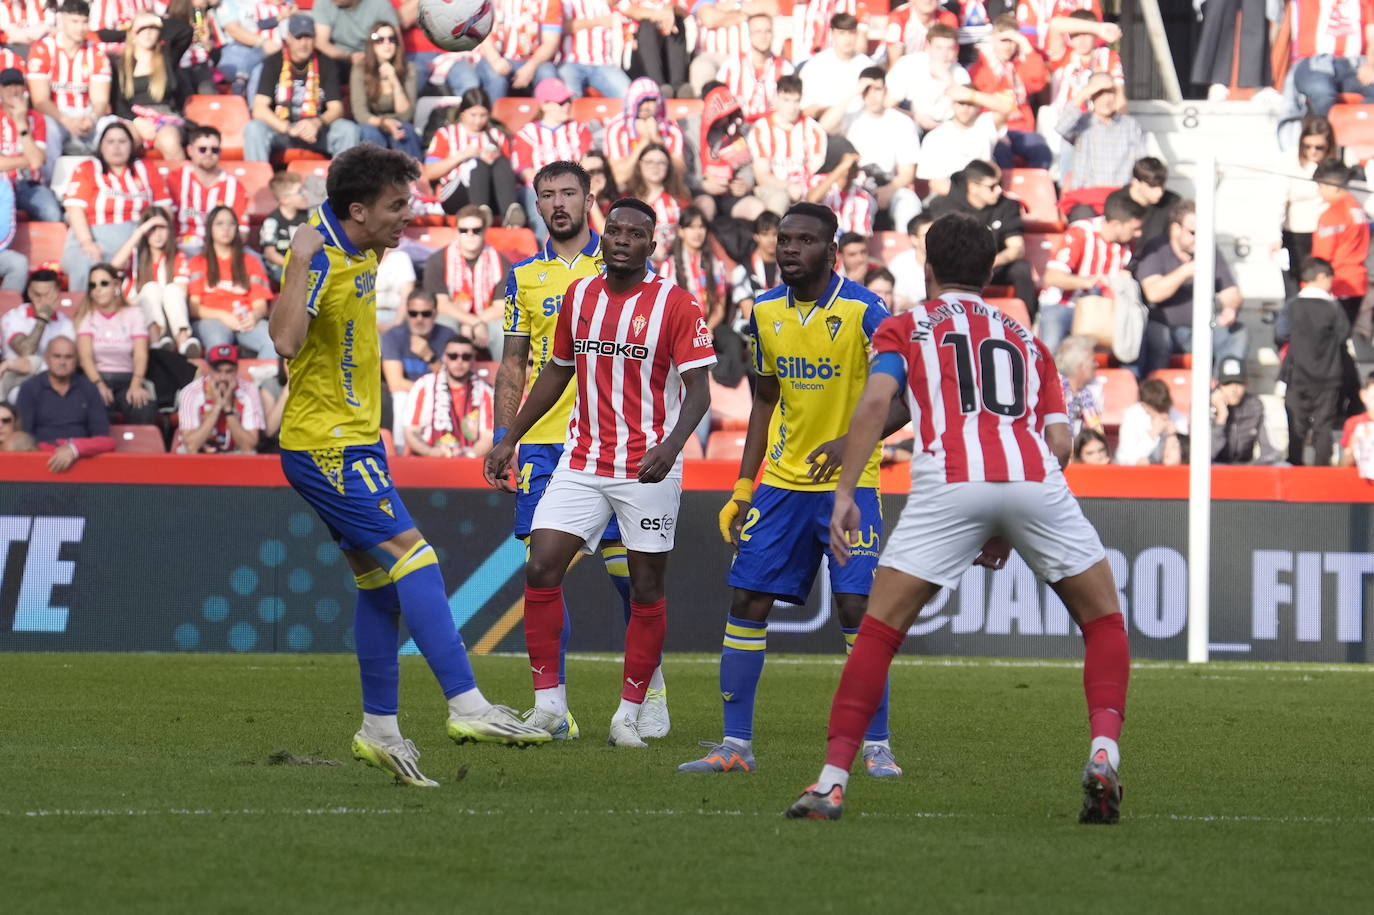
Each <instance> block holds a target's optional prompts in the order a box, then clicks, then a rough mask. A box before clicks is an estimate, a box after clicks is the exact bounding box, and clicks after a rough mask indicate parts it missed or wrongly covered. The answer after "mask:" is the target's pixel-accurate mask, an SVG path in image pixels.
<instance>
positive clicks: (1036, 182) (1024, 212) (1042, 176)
mask: <svg viewBox="0 0 1374 915" xmlns="http://www.w3.org/2000/svg"><path fill="white" fill-rule="evenodd" d="M1002 188H1003V189H1004V190H1005V191H1006V192H1007V193H1008V194H1011V195H1014V196H1015V197H1016V198H1017V199H1018V200H1020V201H1021V203H1022V204H1023V206H1022V207H1021V219H1022V222H1023V223H1024V224H1025V227H1026V231H1027V232H1058V231H1059V230H1060V229H1062V228H1064V221H1063V219H1062V218H1061V217H1060V215H1059V195H1058V194H1057V193H1056V192H1055V190H1054V179H1053V178H1051V177H1050V173H1049V172H1048V171H1046V170H1045V169H1043V168H1009V169H1007V170H1006V171H1004V172H1002Z"/></svg>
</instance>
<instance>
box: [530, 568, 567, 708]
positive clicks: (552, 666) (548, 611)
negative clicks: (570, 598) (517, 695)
mask: <svg viewBox="0 0 1374 915" xmlns="http://www.w3.org/2000/svg"><path fill="white" fill-rule="evenodd" d="M562 634H563V589H562V588H561V587H558V588H532V587H530V586H529V585H526V586H525V651H526V652H528V653H529V656H530V670H531V671H532V672H533V673H534V688H535V689H556V688H557V687H558V650H559V640H560V638H561V637H562Z"/></svg>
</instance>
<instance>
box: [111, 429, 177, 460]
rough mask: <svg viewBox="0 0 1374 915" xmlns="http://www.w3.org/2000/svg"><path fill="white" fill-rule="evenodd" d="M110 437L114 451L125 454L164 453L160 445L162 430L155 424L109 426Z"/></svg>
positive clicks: (164, 449) (165, 450) (165, 451)
mask: <svg viewBox="0 0 1374 915" xmlns="http://www.w3.org/2000/svg"><path fill="white" fill-rule="evenodd" d="M110 438H112V439H114V441H115V451H118V452H123V453H126V454H166V453H167V449H166V448H164V447H162V430H161V429H159V428H158V427H157V426H111V427H110Z"/></svg>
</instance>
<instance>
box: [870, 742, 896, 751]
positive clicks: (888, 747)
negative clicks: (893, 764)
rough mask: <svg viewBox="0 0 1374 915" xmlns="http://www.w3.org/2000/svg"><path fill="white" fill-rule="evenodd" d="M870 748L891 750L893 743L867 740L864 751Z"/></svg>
mask: <svg viewBox="0 0 1374 915" xmlns="http://www.w3.org/2000/svg"><path fill="white" fill-rule="evenodd" d="M869 747H882V748H883V749H884V750H891V749H892V742H891V741H890V740H865V741H864V749H865V750H867V749H868V748H869Z"/></svg>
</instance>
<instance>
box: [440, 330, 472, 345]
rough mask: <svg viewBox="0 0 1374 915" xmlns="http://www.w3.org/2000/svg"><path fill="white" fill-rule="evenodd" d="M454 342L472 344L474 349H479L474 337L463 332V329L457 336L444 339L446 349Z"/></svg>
mask: <svg viewBox="0 0 1374 915" xmlns="http://www.w3.org/2000/svg"><path fill="white" fill-rule="evenodd" d="M452 343H459V344H462V345H463V346H470V347H472V348H473V349H477V344H476V343H473V342H472V338H471V337H469V336H468V335H467V334H465V333H463V332H462V331H461V330H460V331H458V333H457V335H456V336H452V337H449V338H448V339H447V340H445V341H444V349H448V348H449V345H450V344H452Z"/></svg>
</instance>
